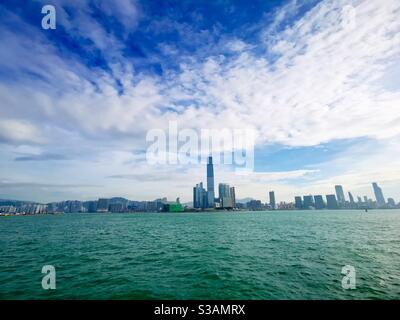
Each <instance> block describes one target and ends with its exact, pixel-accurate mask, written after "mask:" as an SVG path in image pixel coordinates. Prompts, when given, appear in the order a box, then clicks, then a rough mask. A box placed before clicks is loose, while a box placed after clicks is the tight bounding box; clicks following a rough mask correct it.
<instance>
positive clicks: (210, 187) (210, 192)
mask: <svg viewBox="0 0 400 320" xmlns="http://www.w3.org/2000/svg"><path fill="white" fill-rule="evenodd" d="M214 199H215V192H214V165H213V162H212V156H209V157H208V163H207V206H208V207H209V208H214Z"/></svg>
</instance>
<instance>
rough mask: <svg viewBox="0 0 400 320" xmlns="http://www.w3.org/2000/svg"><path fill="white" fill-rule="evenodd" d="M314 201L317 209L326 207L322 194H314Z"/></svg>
mask: <svg viewBox="0 0 400 320" xmlns="http://www.w3.org/2000/svg"><path fill="white" fill-rule="evenodd" d="M314 202H315V209H324V208H325V202H324V199H323V198H322V196H320V195H317V196H314Z"/></svg>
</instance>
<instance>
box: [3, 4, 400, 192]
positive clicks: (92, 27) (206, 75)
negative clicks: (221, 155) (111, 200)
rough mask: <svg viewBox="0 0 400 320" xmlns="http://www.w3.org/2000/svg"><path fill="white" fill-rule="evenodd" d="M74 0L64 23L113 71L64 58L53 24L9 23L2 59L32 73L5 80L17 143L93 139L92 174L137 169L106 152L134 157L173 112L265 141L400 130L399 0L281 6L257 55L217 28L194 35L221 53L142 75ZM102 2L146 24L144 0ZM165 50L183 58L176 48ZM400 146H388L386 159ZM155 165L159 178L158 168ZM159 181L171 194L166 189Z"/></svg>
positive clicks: (190, 123)
mask: <svg viewBox="0 0 400 320" xmlns="http://www.w3.org/2000/svg"><path fill="white" fill-rule="evenodd" d="M63 5H64V2H63V1H60V2H59V3H58V6H59V7H60V8H62V7H63ZM69 5H70V6H72V7H74V8H75V10H76V14H75V15H74V16H68V15H67V14H66V12H64V11H62V12H64V13H65V15H63V14H59V15H58V16H59V17H60V19H61V20H60V23H62V25H63V27H65V28H66V30H67V32H69V33H70V34H71V36H72V37H73V38H79V37H84V38H87V39H90V40H91V41H92V43H91V44H90V45H89V46H92V47H93V49H96V50H97V49H98V50H100V51H101V52H102V53H103V54H104V57H105V58H106V59H107V63H108V66H109V67H110V68H111V72H110V73H107V72H106V71H104V70H101V69H100V68H89V67H88V66H86V65H85V63H84V62H82V61H80V60H79V59H78V57H75V56H73V55H71V56H63V55H61V54H60V52H59V51H58V49H57V48H56V47H55V46H53V45H51V44H50V43H49V42H48V41H47V39H46V37H45V35H44V34H43V33H42V31H41V30H39V31H35V30H29V32H28V33H27V34H29V35H27V36H23V35H21V34H17V33H15V30H1V31H0V32H1V37H2V39H4V41H7V43H8V45H7V46H2V48H1V49H0V67H1V68H2V69H4V70H8V71H9V72H10V73H13V74H14V76H15V77H17V78H18V79H20V81H18V82H17V83H15V82H12V81H10V82H9V83H6V82H2V83H1V88H0V89H1V98H0V99H1V100H0V117H1V119H2V121H1V122H0V128H2V130H0V135H1V136H0V139H1V140H2V141H3V142H7V143H10V144H20V143H26V144H28V143H38V142H41V143H43V142H45V141H46V142H47V143H48V149H49V150H50V151H51V150H52V148H55V147H56V146H57V145H60V144H62V145H63V146H65V149H66V150H65V152H74V151H76V150H80V148H82V146H89V145H90V146H91V147H90V148H91V152H92V153H91V154H92V156H93V159H96V161H99V163H100V164H101V165H100V164H99V165H98V166H97V165H96V166H94V168H93V169H91V170H89V172H90V174H89V173H88V176H87V179H90V178H91V177H93V176H96V174H97V175H101V176H108V175H116V174H129V172H125V170H128V169H129V170H133V169H132V168H131V167H127V166H126V164H124V162H119V161H117V160H115V159H116V157H114V156H112V157H109V158H107V157H106V159H104V158H102V157H104V154H113V155H115V152H117V153H118V152H121V153H120V154H119V155H120V157H122V158H124V156H126V155H127V154H128V155H127V157H128V158H129V157H130V155H129V152H132V150H143V149H144V148H145V147H146V142H145V136H146V132H147V130H149V129H153V128H164V129H166V128H167V127H168V121H170V120H174V121H178V124H179V126H180V127H181V128H196V129H202V128H221V127H225V128H231V129H234V128H243V127H249V128H254V129H255V130H257V132H258V144H259V145H268V144H282V145H286V146H318V145H319V144H321V143H326V142H330V141H334V140H336V139H353V138H358V137H368V138H370V139H375V140H377V141H380V140H382V141H387V140H390V139H393V138H394V137H397V136H398V135H399V134H400V126H399V125H398V123H399V121H400V116H399V115H400V91H399V89H400V88H397V89H396V87H393V86H390V85H388V83H387V81H388V80H387V79H390V80H391V81H395V80H396V75H393V72H392V71H391V70H392V69H393V66H398V65H399V64H400V23H399V19H398V17H399V11H400V3H399V1H397V0H383V1H379V2H378V1H367V0H365V1H361V0H359V1H347V0H340V1H334V0H325V1H321V2H320V3H319V4H318V5H317V6H315V7H314V8H312V9H311V10H310V11H309V12H308V13H307V14H306V15H305V16H303V17H302V18H300V19H297V20H295V21H293V22H287V21H288V20H287V19H288V18H293V17H294V16H295V14H297V13H298V11H299V8H300V7H299V3H298V2H296V1H292V2H290V3H289V4H288V5H287V6H286V7H285V8H284V10H280V11H277V12H276V16H275V21H274V22H272V24H268V25H265V26H264V27H263V30H262V32H261V33H260V35H261V36H260V37H261V39H260V44H256V46H257V48H258V50H257V52H256V53H255V51H253V50H252V49H253V48H254V44H249V43H247V41H246V39H239V38H237V37H233V38H232V39H231V41H225V40H226V39H225V40H224V41H225V42H224V43H225V46H223V47H224V50H225V49H226V48H227V47H228V48H229V49H230V50H233V51H234V52H235V54H234V55H233V56H228V55H224V52H223V51H222V52H220V53H216V52H217V51H216V50H215V48H214V50H210V45H209V43H211V44H214V43H216V42H214V41H215V39H213V37H214V36H215V34H216V32H215V30H213V31H210V32H204V33H201V34H200V33H199V34H197V35H196V37H195V38H193V41H194V44H196V45H198V46H199V51H200V52H201V57H203V56H204V55H205V53H207V52H212V53H210V54H209V56H208V57H207V59H197V57H196V56H192V57H187V56H185V59H182V63H181V68H180V70H178V71H169V72H167V73H166V74H164V75H163V76H155V75H154V76H150V75H144V74H140V73H138V72H137V71H136V68H135V64H134V62H132V61H129V60H127V59H125V58H124V56H123V55H122V54H121V51H122V49H123V48H124V43H123V42H121V41H119V40H118V39H117V38H116V37H114V36H113V35H112V34H110V33H108V32H107V31H106V30H105V29H104V28H103V27H102V25H101V24H99V23H98V22H97V21H96V20H94V19H93V18H92V17H91V16H90V8H89V7H88V6H87V4H85V3H83V2H79V1H74V2H72V3H69ZM97 5H98V6H99V7H100V8H101V9H103V10H105V13H106V14H107V15H109V16H114V17H115V16H121V22H122V23H123V25H124V26H125V28H127V29H129V28H132V29H134V28H135V27H136V24H137V21H138V19H139V18H140V10H139V9H138V7H137V6H136V5H135V3H133V2H129V6H128V7H126V8H128V9H127V11H125V12H124V10H121V6H118V5H111V4H103V3H97ZM349 5H353V6H354V12H355V24H354V28H348V27H346V25H344V24H343V22H342V21H343V19H345V18H346V16H345V14H346V11H345V10H344V8H347V6H349ZM130 17H133V19H130ZM13 19H15V21H16V22H18V23H19V24H21V25H22V26H24V28H26V30H28V29H27V28H28V26H26V25H24V23H23V22H22V21H21V20H20V19H19V18H18V17H16V16H15V15H13ZM284 22H286V23H284ZM282 26H285V29H284V30H281V29H280V28H281V27H282ZM167 27H168V28H175V29H177V30H178V31H179V32H180V34H181V35H182V37H183V36H184V40H185V41H190V40H191V38H190V37H191V34H192V33H193V32H194V31H193V30H191V28H190V27H189V26H188V25H180V24H177V23H174V22H173V21H160V22H159V23H156V22H155V23H154V25H153V28H160V29H162V28H167ZM210 39H212V40H213V41H211V40H210ZM206 42H207V44H205V45H204V48H203V47H202V46H201V44H202V43H206ZM160 46H161V47H162V48H163V50H164V51H168V52H170V53H173V55H174V56H177V55H176V50H178V49H177V48H176V47H171V46H168V44H163V45H160ZM260 49H261V50H264V52H263V54H260ZM32 74H34V75H35V76H34V77H32ZM393 77H394V78H395V79H394V78H393ZM33 80H34V81H33ZM397 80H398V79H397ZM117 82H119V83H121V86H119V85H117ZM183 101H184V102H183ZM3 119H4V120H3ZM6 119H8V120H6ZM39 128H40V129H39ZM96 149H97V151H96ZM371 152H374V151H373V150H371ZM388 152H389V151H388V150H387V149H384V150H383V149H382V157H384V156H385V155H388V154H389V153H388ZM99 157H101V158H102V159H100V160H99ZM347 157H350V155H348V156H347ZM93 159H91V160H93ZM125 160H126V159H125ZM132 161H136V162H135V163H137V162H138V161H139V160H138V159H135V160H132ZM79 165H80V166H82V164H81V163H79ZM346 165H347V166H349V165H351V164H349V163H347V164H346ZM371 166H373V163H369V164H368V165H366V167H364V168H361V167H360V171H359V172H360V175H362V176H359V178H357V179H360V180H362V179H364V180H365V181H368V179H370V178H372V177H374V175H373V174H372V173H371V171H369V170H368V169H366V168H367V167H368V168H370V167H371ZM393 166H394V164H393V165H391V166H389V167H388V168H386V169H387V172H386V173H385V176H386V174H387V175H390V174H392V179H400V174H399V173H398V171H396V170H394V169H393V168H394V167H393ZM389 168H391V169H389ZM325 169H326V170H328V169H327V168H325ZM95 170H97V171H95ZM171 170H172V171H175V172H176V171H177V170H179V169H178V168H172V169H171ZM201 170H202V169H201ZM341 170H342V171H341V172H345V171H346V169H344V168H342V169H341ZM145 172H146V173H148V174H149V175H150V174H151V170H150V169H149V171H145ZM379 172H380V171H379ZM379 172H378V174H377V175H375V176H376V177H379ZM191 174H194V173H193V172H191ZM304 174H305V173H304V172H303V171H301V170H296V171H294V172H292V173H287V172H283V173H278V174H275V175H274V174H269V173H266V174H264V175H258V176H257V175H256V176H257V179H258V178H260V179H261V178H262V179H261V180H262V181H263V182H262V183H261V180H260V181H259V182H257V181H254V179H253V178H254V177H252V178H250V177H248V180H247V183H248V187H247V190H248V191H249V193H250V189H251V188H252V189H253V190H254V189H255V188H258V187H261V185H262V184H263V183H265V182H268V181H272V182H274V183H276V181H277V180H279V179H276V175H277V176H279V175H282V177H288V176H289V177H290V176H292V177H294V178H296V177H298V178H300V177H304ZM382 174H384V173H383V171H382ZM187 176H188V174H187ZM171 177H173V173H171ZM196 177H197V176H196ZM198 177H201V176H198ZM348 177H352V178H354V179H355V177H354V176H349V175H348ZM252 179H253V180H252ZM333 180H334V179H331V180H327V181H325V182H326V184H327V183H331V182H333ZM343 180H345V181H346V183H350V181H351V179H350V178H349V179H345V178H343ZM357 181H358V180H357ZM193 182H194V183H196V182H198V181H196V180H194V181H187V184H186V187H185V188H186V189H185V188H182V189H174V190H173V191H171V193H172V192H175V193H177V192H185V193H188V191H187V190H188V188H187V186H189V185H190V183H193ZM227 182H229V181H227ZM236 182H237V183H238V184H240V183H241V182H240V181H236ZM325 182H324V181H321V184H324V183H325ZM242 185H243V188H246V186H245V183H243V184H242ZM280 186H281V187H282V188H286V187H285V186H283V185H280ZM158 187H160V188H161V189H162V188H164V187H165V190H171V188H170V187H169V189H167V187H166V185H165V186H164V187H162V186H161V185H159V186H158ZM150 189H151V188H150V186H149V187H148V188H147V189H146V188H144V189H143V190H150ZM184 189H185V191H184ZM287 189H288V187H287ZM189 190H190V189H189ZM140 192H142V190H141V191H140ZM146 192H147V191H146ZM249 195H250V194H249Z"/></svg>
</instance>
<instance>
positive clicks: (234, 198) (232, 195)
mask: <svg viewBox="0 0 400 320" xmlns="http://www.w3.org/2000/svg"><path fill="white" fill-rule="evenodd" d="M231 199H232V207H233V208H236V194H235V187H231Z"/></svg>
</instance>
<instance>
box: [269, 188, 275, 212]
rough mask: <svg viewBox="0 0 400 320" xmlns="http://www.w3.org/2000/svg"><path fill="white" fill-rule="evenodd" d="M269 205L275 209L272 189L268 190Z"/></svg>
mask: <svg viewBox="0 0 400 320" xmlns="http://www.w3.org/2000/svg"><path fill="white" fill-rule="evenodd" d="M269 206H270V207H271V209H272V210H275V209H276V202H275V192H274V191H270V192H269Z"/></svg>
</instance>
